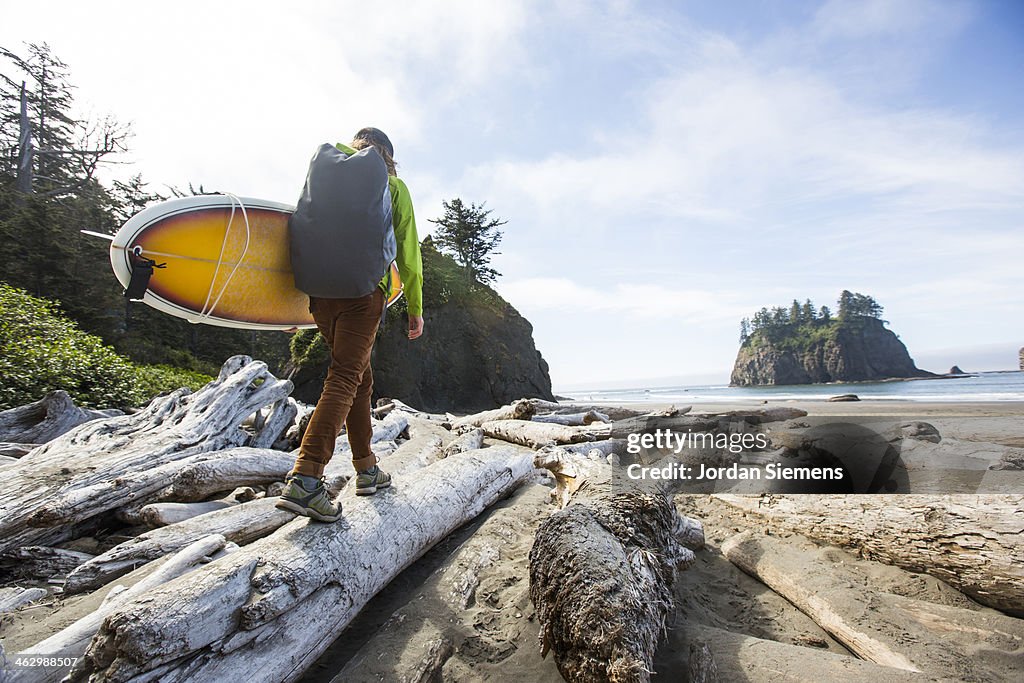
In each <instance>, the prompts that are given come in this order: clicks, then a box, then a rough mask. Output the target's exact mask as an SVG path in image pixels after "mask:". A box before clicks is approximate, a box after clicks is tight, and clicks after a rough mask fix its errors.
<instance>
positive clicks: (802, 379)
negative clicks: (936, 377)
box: [730, 317, 932, 386]
mask: <svg viewBox="0 0 1024 683" xmlns="http://www.w3.org/2000/svg"><path fill="white" fill-rule="evenodd" d="M799 335H800V333H799V332H794V333H793V335H789V336H787V335H786V334H780V333H776V334H775V335H773V336H772V338H768V337H766V336H765V335H762V334H759V333H755V334H754V336H753V337H751V339H750V341H748V342H747V343H746V344H744V345H743V346H742V347H740V350H739V353H738V354H737V356H736V363H735V365H734V366H733V371H732V377H731V379H730V383H731V384H732V385H733V386H758V385H766V384H816V383H823V382H861V381H871V380H881V379H891V378H909V377H928V376H930V375H931V374H932V373H930V372H926V371H924V370H919V369H918V368H917V366H915V365H914V361H913V359H912V358H911V357H910V354H909V353H907V347H906V346H904V345H903V342H901V341H900V340H899V338H898V337H897V336H896V335H895V334H894V333H893V332H892V331H890V330H887V329H885V326H884V324H883V323H882V321H881V320H878V319H876V318H869V317H858V318H856V319H854V320H851V321H846V322H832V323H831V324H830V325H829V326H827V327H825V328H823V329H822V330H821V331H820V333H817V334H814V335H811V336H806V335H804V336H799Z"/></svg>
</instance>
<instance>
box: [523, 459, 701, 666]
mask: <svg viewBox="0 0 1024 683" xmlns="http://www.w3.org/2000/svg"><path fill="white" fill-rule="evenodd" d="M535 464H536V465H537V466H540V467H544V468H546V469H549V470H551V471H552V472H553V473H554V474H555V477H556V481H558V484H559V491H560V492H561V498H562V500H567V501H568V504H567V505H566V506H565V507H564V508H563V509H562V510H560V511H558V512H556V513H554V514H553V515H551V517H549V518H548V519H547V520H545V521H544V522H543V523H542V524H541V526H540V528H539V529H538V530H537V534H536V537H535V540H534V544H533V548H532V549H531V550H530V597H531V599H532V601H533V604H534V607H535V608H536V609H537V616H538V620H539V623H540V639H541V655H542V656H546V655H547V653H548V652H549V651H551V652H553V654H554V657H555V663H556V664H557V665H558V670H559V672H560V673H561V674H562V676H563V677H564V678H565V679H566V680H567V681H570V682H574V681H581V682H582V681H587V682H600V681H617V682H627V681H649V680H650V675H651V671H652V663H653V660H654V652H655V649H656V646H657V642H658V638H659V636H660V634H661V633H662V631H663V630H664V627H665V617H666V616H667V614H668V613H669V611H670V610H671V609H672V604H673V598H672V584H673V582H674V580H675V572H676V571H677V570H679V569H681V568H685V567H686V566H689V564H690V563H692V562H693V560H694V555H693V553H692V552H691V551H690V550H689V549H687V548H685V547H683V545H682V543H681V542H680V536H681V535H682V534H681V533H679V532H680V531H681V526H682V522H681V518H680V516H679V513H678V512H677V511H676V509H675V507H674V506H673V505H672V502H671V499H670V496H669V495H667V494H666V493H665V492H664V491H658V490H651V491H643V490H639V489H637V490H613V489H612V487H611V485H610V480H611V466H610V465H609V464H608V463H607V462H605V460H604V459H603V458H601V457H600V456H599V455H597V454H595V455H594V456H589V455H580V454H574V453H570V452H567V451H564V450H559V449H550V450H548V451H546V452H544V453H540V454H538V455H537V459H536V461H535ZM677 534H678V535H677Z"/></svg>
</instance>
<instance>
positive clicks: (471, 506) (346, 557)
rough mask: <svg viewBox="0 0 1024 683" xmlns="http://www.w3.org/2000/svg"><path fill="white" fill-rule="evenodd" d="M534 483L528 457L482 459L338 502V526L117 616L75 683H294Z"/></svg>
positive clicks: (243, 559) (276, 544)
mask: <svg viewBox="0 0 1024 683" xmlns="http://www.w3.org/2000/svg"><path fill="white" fill-rule="evenodd" d="M532 471H533V464H532V453H528V452H524V451H522V450H521V449H518V448H515V447H513V446H503V447H491V448H484V449H480V450H477V451H469V452H467V453H461V454H459V455H455V456H452V457H450V458H445V459H443V460H441V461H439V462H437V463H435V464H434V465H431V466H430V467H428V468H427V469H424V470H420V471H416V472H413V473H410V474H407V475H398V476H396V477H395V479H394V485H393V486H392V487H391V488H390V489H387V490H386V491H384V492H382V493H381V494H378V495H376V496H373V497H365V498H356V497H355V496H354V495H351V494H350V493H349V492H347V491H346V492H345V493H343V494H342V497H341V500H342V502H343V504H344V506H345V517H344V520H343V521H341V522H338V523H336V524H317V523H313V522H309V521H308V520H306V519H301V520H295V521H294V522H291V523H289V524H287V525H285V526H284V527H282V528H281V529H279V530H278V531H277V532H276V533H274V534H272V535H271V536H269V537H267V538H264V539H262V540H260V541H258V542H256V543H253V544H251V545H249V546H247V547H243V548H241V549H239V550H238V551H237V552H235V553H232V554H231V555H229V556H227V557H225V558H222V559H220V560H218V561H216V562H213V563H211V564H210V565H208V566H207V567H205V568H203V569H202V570H201V571H199V572H195V573H193V574H192V575H190V576H189V577H188V579H187V580H182V581H175V582H172V583H170V584H168V585H166V586H164V587H162V588H158V589H156V590H153V591H150V592H149V593H148V594H147V595H146V597H145V599H143V600H138V601H133V602H131V603H130V604H126V605H124V606H122V607H121V608H120V609H118V610H117V611H116V612H115V613H114V614H112V615H110V616H109V617H108V618H107V620H106V621H105V622H104V625H103V627H102V629H101V631H100V633H99V634H98V635H97V637H96V638H95V639H94V640H93V642H92V645H91V646H90V648H89V650H88V653H87V655H86V657H85V658H84V659H83V660H80V662H79V664H80V665H81V666H80V668H79V669H77V670H76V672H75V674H74V676H73V680H79V681H81V680H86V678H87V677H88V675H89V674H95V675H96V676H98V677H101V678H103V679H104V680H110V681H123V680H127V679H129V678H131V677H132V676H135V675H140V674H143V673H145V672H147V671H153V670H154V669H157V668H158V667H163V668H160V669H158V670H159V671H160V676H161V678H160V680H163V681H174V680H188V679H192V680H245V681H251V682H256V681H274V682H277V681H287V680H294V679H295V678H296V677H297V676H299V675H300V674H301V672H302V671H304V670H305V669H306V668H307V667H308V666H309V665H310V664H311V663H312V662H313V661H314V660H315V658H316V657H317V656H318V655H319V654H320V653H322V652H323V650H324V649H325V648H326V647H327V646H328V645H329V644H330V643H331V642H332V640H333V639H334V637H335V636H336V635H337V633H338V632H339V631H340V630H341V629H342V628H344V626H345V625H346V624H347V623H348V622H349V621H350V620H351V619H352V618H353V617H354V616H355V614H356V613H357V612H358V611H359V609H360V608H361V607H362V606H363V605H364V604H365V603H366V601H367V600H369V599H370V598H371V597H372V596H373V595H374V594H376V593H377V592H378V591H379V590H380V589H381V588H382V587H384V586H385V585H387V583H388V582H389V581H390V580H391V579H392V578H393V577H394V576H395V575H396V574H397V573H398V572H400V571H401V570H402V569H404V568H405V567H407V566H408V565H409V564H410V563H412V562H413V561H415V560H416V559H417V558H419V557H420V555H422V554H423V553H424V552H426V551H427V550H428V549H429V548H430V547H432V546H433V545H434V544H435V543H436V542H437V541H438V540H440V539H442V538H444V537H445V536H447V535H448V534H449V533H451V531H452V530H454V529H455V528H457V527H458V526H460V525H462V524H463V523H465V522H466V521H468V520H470V519H472V518H474V517H476V515H478V514H479V513H480V512H481V511H482V510H483V509H484V508H486V507H487V506H489V505H490V504H491V503H493V502H494V501H495V500H496V499H497V498H499V497H501V496H503V495H506V494H507V493H508V492H509V491H511V490H512V489H514V488H515V487H516V486H518V485H519V483H521V482H522V481H524V480H525V479H526V478H527V477H528V476H529V474H530V473H531V472H532ZM381 539H388V542H382V541H381ZM368 567H372V570H368V569H367V568H368ZM175 660H177V661H175ZM172 663H173V664H172ZM165 665H166V666H165Z"/></svg>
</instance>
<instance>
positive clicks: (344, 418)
mask: <svg viewBox="0 0 1024 683" xmlns="http://www.w3.org/2000/svg"><path fill="white" fill-rule="evenodd" d="M309 311H310V313H312V314H313V320H314V321H315V322H316V326H317V328H319V330H320V334H322V335H323V337H324V340H325V341H326V342H327V348H328V349H330V352H331V365H330V367H329V368H328V370H327V378H326V379H325V380H324V389H323V392H322V393H321V394H320V400H319V401H317V404H316V409H315V410H314V411H313V415H312V417H311V418H310V420H309V426H308V427H306V434H305V435H304V436H303V437H302V446H301V448H300V450H299V457H298V459H296V461H295V467H293V468H292V471H293V472H295V473H297V474H304V475H307V476H310V477H320V476H321V475H322V474H323V472H324V467H325V466H326V465H327V463H328V462H330V460H331V456H332V455H334V442H335V440H336V439H337V437H338V432H339V431H340V430H341V425H342V423H344V424H345V427H346V430H347V431H348V441H349V443H350V444H351V445H352V466H353V467H355V469H356V471H357V472H358V471H360V470H366V469H369V468H371V467H373V465H374V463H375V462H376V456H374V454H373V451H372V450H371V449H370V437H371V436H372V434H373V429H372V427H371V425H370V398H371V394H372V393H373V371H372V370H371V369H370V352H371V351H372V350H373V342H374V340H375V339H376V336H377V327H378V325H380V320H381V315H382V313H383V312H384V292H382V291H381V290H380V289H379V288H378V289H375V290H374V291H373V294H369V295H367V296H364V297H360V298H358V299H320V298H316V297H310V298H309Z"/></svg>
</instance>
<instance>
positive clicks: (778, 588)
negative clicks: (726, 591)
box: [722, 531, 1024, 681]
mask: <svg viewBox="0 0 1024 683" xmlns="http://www.w3.org/2000/svg"><path fill="white" fill-rule="evenodd" d="M798 540H799V539H798ZM722 553H723V554H724V555H725V556H726V557H727V558H728V559H729V561H730V562H732V563H733V564H735V565H736V566H737V567H739V568H740V569H742V570H743V571H744V572H746V573H748V574H750V575H751V576H753V577H755V578H757V579H759V580H761V582H763V583H764V584H765V585H767V586H769V587H770V588H771V589H772V590H774V591H775V592H776V593H778V594H779V595H781V596H782V597H784V598H786V599H787V600H789V601H790V602H791V603H793V604H794V605H795V606H796V607H797V608H799V609H800V611H802V612H804V613H805V614H806V615H807V616H809V617H810V618H811V619H813V620H814V621H815V622H816V623H817V624H818V625H819V626H821V628H822V629H824V630H825V631H827V632H828V633H829V634H831V635H832V636H833V637H834V638H836V639H837V640H838V641H839V642H841V643H842V644H843V645H845V646H846V647H848V648H849V649H850V650H851V651H852V652H853V653H854V654H856V655H857V656H859V657H861V658H862V659H866V660H868V661H870V662H874V663H876V664H881V665H883V666H891V667H894V668H897V669H903V670H906V671H916V672H921V671H923V672H928V673H931V674H934V675H940V676H950V677H951V678H955V679H957V680H962V681H991V680H1003V679H1004V678H1005V675H1006V672H1007V670H1012V667H1010V665H1011V663H1012V662H1013V661H1014V660H1016V661H1017V664H1018V665H1019V663H1020V660H1019V656H1020V651H1021V646H1022V644H1024V621H1021V620H1019V619H1015V618H1013V617H1008V616H1006V615H1004V614H1000V613H999V612H997V611H995V610H978V611H975V610H969V609H964V608H961V607H952V606H949V605H939V604H935V603H930V602H925V601H923V600H915V599H913V598H906V597H902V596H897V595H892V594H890V593H883V592H877V591H873V590H871V588H870V587H865V586H863V585H862V584H860V583H859V582H851V581H848V580H844V579H845V577H844V568H843V566H842V561H841V560H839V561H834V560H832V561H830V560H829V559H826V558H825V556H824V555H823V554H822V553H821V552H815V551H810V550H806V549H804V548H801V547H799V546H798V545H797V544H796V543H795V542H793V541H791V540H782V539H779V538H776V537H773V536H765V535H756V534H754V533H752V532H750V531H745V532H742V533H740V534H737V535H736V536H733V537H732V538H730V539H728V540H726V542H725V543H723V544H722ZM979 648H981V649H983V650H984V651H985V653H986V654H985V656H984V657H979V656H977V653H978V651H979Z"/></svg>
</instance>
